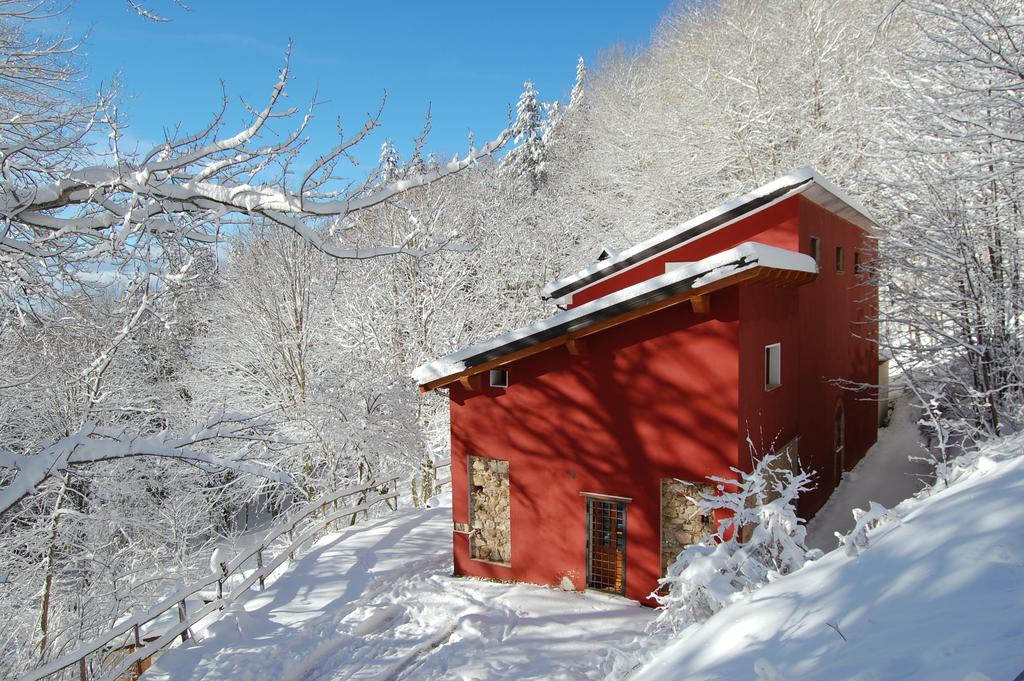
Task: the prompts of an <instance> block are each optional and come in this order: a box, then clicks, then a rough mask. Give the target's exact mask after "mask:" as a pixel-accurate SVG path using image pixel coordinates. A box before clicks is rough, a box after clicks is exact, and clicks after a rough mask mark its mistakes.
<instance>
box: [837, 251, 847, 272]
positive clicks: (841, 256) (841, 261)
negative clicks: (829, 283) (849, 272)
mask: <svg viewBox="0 0 1024 681" xmlns="http://www.w3.org/2000/svg"><path fill="white" fill-rule="evenodd" d="M845 258H846V254H845V253H843V247H842V246H836V272H839V273H842V272H845V271H846V260H845Z"/></svg>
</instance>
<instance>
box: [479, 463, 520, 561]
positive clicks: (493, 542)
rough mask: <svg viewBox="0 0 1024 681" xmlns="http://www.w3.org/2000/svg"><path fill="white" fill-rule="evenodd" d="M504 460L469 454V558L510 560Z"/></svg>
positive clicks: (510, 533) (509, 526)
mask: <svg viewBox="0 0 1024 681" xmlns="http://www.w3.org/2000/svg"><path fill="white" fill-rule="evenodd" d="M511 520H512V518H511V511H510V504H509V490H508V461H501V460H498V459H488V458H486V457H482V456H470V457H469V527H470V535H469V557H470V558H472V559H474V560H483V561H487V562H489V563H500V564H502V565H509V564H510V563H511V562H512V522H511Z"/></svg>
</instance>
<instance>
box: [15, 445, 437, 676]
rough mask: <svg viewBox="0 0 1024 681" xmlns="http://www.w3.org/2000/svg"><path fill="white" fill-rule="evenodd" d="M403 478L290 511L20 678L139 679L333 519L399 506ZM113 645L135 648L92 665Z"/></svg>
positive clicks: (263, 580)
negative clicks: (254, 538) (236, 578)
mask: <svg viewBox="0 0 1024 681" xmlns="http://www.w3.org/2000/svg"><path fill="white" fill-rule="evenodd" d="M449 466H450V464H438V465H435V467H434V471H433V475H434V479H435V482H434V485H435V486H436V488H438V489H440V488H441V487H443V486H444V485H447V484H449V483H450V482H451V478H450V477H449V478H445V479H440V480H439V479H437V473H438V471H439V470H441V469H443V468H446V467H449ZM398 482H399V478H387V479H384V480H375V481H373V482H368V483H365V484H362V485H357V486H353V487H348V488H345V489H342V490H338V491H336V492H331V493H330V494H326V495H324V496H323V497H321V498H319V499H316V500H314V501H311V502H309V503H307V504H304V505H303V506H301V507H300V508H299V509H298V510H297V511H295V512H293V513H290V514H288V515H287V516H286V519H285V520H284V521H283V522H281V523H278V524H277V525H274V526H273V527H272V528H271V529H270V530H269V531H268V532H267V535H266V537H264V539H263V541H261V542H260V544H259V545H258V546H256V547H255V548H253V549H251V550H249V551H248V552H246V553H241V554H239V555H237V556H235V557H234V558H232V559H231V560H229V561H227V562H223V563H221V564H220V570H219V571H218V572H215V573H212V574H209V575H207V576H206V577H203V578H201V579H199V580H198V581H195V582H193V583H192V584H190V585H188V586H185V587H183V588H181V589H180V590H178V591H177V592H176V593H174V594H172V595H171V596H169V597H167V598H165V599H164V600H162V601H160V602H159V603H157V604H156V605H154V606H153V607H151V608H150V609H148V610H147V611H146V612H144V613H142V614H141V615H137V616H135V617H132V618H129V619H127V620H125V621H124V622H121V623H119V624H118V625H116V626H115V627H113V628H111V629H110V630H109V631H107V632H106V633H104V634H102V635H100V636H98V637H96V638H94V639H93V640H91V641H89V642H87V643H85V644H84V645H82V646H81V647H79V648H78V649H76V650H73V651H71V652H69V653H66V654H64V655H61V656H60V657H58V658H55V659H53V660H50V661H49V662H47V663H46V664H44V665H42V666H40V667H37V668H36V669H34V670H32V671H31V672H29V673H28V674H26V675H25V676H23V677H21V679H19V681H39V680H40V679H45V678H47V677H49V676H53V675H54V674H58V673H60V672H62V671H64V670H67V669H74V668H77V670H78V677H79V681H118V680H120V679H135V678H138V677H139V676H140V675H141V674H142V671H143V670H144V669H145V668H146V667H147V666H148V661H149V660H150V659H151V658H152V657H153V655H155V654H156V653H158V652H160V651H161V650H163V649H164V648H167V647H168V646H170V645H171V644H173V643H174V642H175V641H177V640H179V639H180V640H181V642H185V641H187V640H188V639H189V638H190V637H191V636H192V632H191V627H192V625H194V624H196V623H197V622H199V621H201V620H203V619H204V618H206V617H208V616H210V615H212V614H213V613H216V612H217V611H219V610H222V609H224V608H225V607H226V606H228V605H230V604H231V603H233V602H234V601H235V600H237V599H238V598H239V597H240V596H242V595H243V594H245V593H246V592H247V591H248V590H249V589H251V588H252V587H253V586H256V585H258V586H259V588H260V590H262V589H264V588H266V580H267V578H268V577H270V575H271V574H273V572H274V571H275V570H276V569H278V568H279V567H281V566H282V565H283V564H285V563H286V562H287V561H290V560H292V559H293V558H294V556H295V553H296V551H298V549H299V548H301V547H302V546H303V545H305V544H307V543H309V542H310V541H313V540H314V539H316V538H318V537H320V536H321V535H322V534H323V533H324V532H326V531H327V530H328V529H329V527H330V526H331V524H332V523H335V522H337V521H339V520H342V519H345V518H349V519H351V520H352V522H355V519H356V517H357V516H358V515H359V514H360V513H363V514H368V512H369V510H370V509H371V508H373V507H374V506H376V505H378V504H382V503H383V504H387V507H388V508H389V509H391V510H392V511H394V510H397V509H398V498H399V494H400V493H399V491H398ZM356 495H361V496H362V498H361V499H360V500H359V503H358V504H357V505H355V506H344V505H342V506H340V507H339V504H344V503H345V501H346V500H347V499H348V498H349V497H353V496H356ZM285 535H287V541H288V545H287V546H286V547H285V548H284V549H283V550H281V552H280V553H277V554H276V555H273V556H272V557H271V559H270V561H269V562H264V558H265V557H266V556H267V555H271V546H272V544H273V543H274V542H275V541H277V540H278V539H280V538H281V537H283V536H285ZM250 561H255V569H254V570H253V571H252V572H251V573H249V574H248V576H246V577H245V578H244V579H243V580H242V581H241V583H239V584H238V585H237V586H236V587H234V588H233V589H232V591H231V593H230V594H227V595H225V593H224V585H225V583H226V582H227V580H228V578H229V577H231V575H234V574H236V573H241V572H242V568H243V567H244V566H245V565H246V564H247V563H249V564H250V565H251V563H250ZM242 574H244V573H242ZM208 589H215V591H216V597H215V598H213V600H210V601H209V602H208V603H206V604H205V605H204V606H203V607H202V608H200V609H199V610H198V611H197V612H189V611H188V608H187V607H186V599H188V598H190V597H192V596H196V595H198V594H200V593H202V592H204V591H207V590H208ZM173 609H177V612H178V623H177V624H175V625H172V626H170V627H168V628H166V629H165V630H163V631H161V632H160V635H159V637H157V638H155V639H152V640H148V641H144V640H143V638H142V629H143V627H145V626H146V625H147V624H148V623H150V622H152V621H153V620H155V619H157V618H159V617H160V616H162V615H163V614H164V613H166V612H168V611H169V610H173ZM111 644H115V647H116V648H120V649H122V650H124V649H127V650H129V651H130V652H129V653H128V655H126V656H125V657H123V658H121V659H119V660H117V661H116V662H114V663H113V664H111V665H109V666H107V665H103V664H100V665H98V666H101V667H105V668H103V669H96V670H93V669H92V668H91V666H90V664H89V659H90V657H101V658H102V657H103V655H104V654H107V653H109V652H110V650H111Z"/></svg>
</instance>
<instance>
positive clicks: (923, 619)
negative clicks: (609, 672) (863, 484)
mask: <svg viewBox="0 0 1024 681" xmlns="http://www.w3.org/2000/svg"><path fill="white" fill-rule="evenodd" d="M1022 450H1024V437H1020V436H1018V437H1016V438H1014V439H1007V440H1003V441H999V442H996V443H993V444H992V445H990V446H988V447H987V448H986V449H985V450H984V452H983V456H981V457H979V458H978V459H977V460H976V461H975V462H974V463H973V464H972V465H970V466H969V468H968V469H967V470H966V471H965V472H963V473H962V474H961V476H960V478H959V479H958V480H957V481H956V482H955V483H954V484H952V485H950V486H949V487H948V488H945V489H943V490H942V491H937V492H934V493H933V494H931V496H927V497H924V498H920V499H912V500H908V501H907V502H905V503H904V504H902V505H901V506H899V507H898V508H897V511H898V513H899V515H900V516H902V520H901V522H898V523H896V522H894V523H890V524H886V525H883V526H881V527H879V528H878V529H877V530H875V531H874V533H873V534H871V535H870V540H871V541H870V545H869V547H868V548H867V550H866V551H864V552H863V553H862V554H861V555H860V556H858V557H851V556H849V555H847V554H846V552H845V551H843V550H837V551H833V552H832V553H830V554H828V555H826V556H825V557H824V558H822V559H820V560H818V561H816V562H813V563H809V564H808V565H807V566H805V567H804V568H803V569H801V570H798V571H797V572H795V573H793V574H791V575H789V576H787V577H783V578H781V579H779V580H778V581H776V582H774V583H772V584H769V585H768V586H766V587H764V588H763V589H761V590H759V591H757V592H755V593H754V594H751V596H749V597H748V598H746V599H744V600H742V601H739V602H737V603H735V604H733V605H730V606H728V607H726V608H725V609H723V610H722V611H721V612H719V613H718V614H716V615H715V616H714V617H712V618H711V619H710V620H708V621H707V622H706V623H704V624H703V625H700V626H693V627H690V628H688V629H687V630H685V631H684V632H683V634H682V637H681V638H680V639H679V640H677V641H676V642H674V643H672V644H670V645H668V646H667V647H666V648H664V649H663V650H662V651H660V652H659V653H657V654H656V655H655V656H654V657H653V659H652V660H650V661H648V663H647V664H646V665H645V666H644V667H643V668H642V669H640V670H639V671H638V672H637V673H636V674H635V675H634V676H633V677H631V678H632V679H635V680H636V681H660V680H663V679H664V680H668V679H672V680H673V681H675V680H677V679H693V680H695V681H697V680H707V681H710V680H711V679H763V680H764V681H776V680H777V681H782V680H785V681H801V680H811V679H815V680H817V679H821V680H823V681H824V680H830V681H831V680H844V679H850V680H854V679H855V680H858V681H869V680H871V681H874V680H881V679H928V680H929V681H944V680H949V681H984V679H992V680H994V681H1004V680H1005V681H1009V680H1010V679H1014V678H1015V677H1016V676H1017V674H1018V673H1020V672H1021V671H1022V670H1024V531H1022V528H1024V503H1022V502H1024V457H1022Z"/></svg>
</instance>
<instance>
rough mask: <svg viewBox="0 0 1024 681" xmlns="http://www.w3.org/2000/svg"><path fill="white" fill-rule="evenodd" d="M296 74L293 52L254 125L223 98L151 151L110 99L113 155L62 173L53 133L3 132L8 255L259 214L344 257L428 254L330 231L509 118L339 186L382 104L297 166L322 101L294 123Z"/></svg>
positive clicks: (482, 151) (0, 209)
mask: <svg viewBox="0 0 1024 681" xmlns="http://www.w3.org/2000/svg"><path fill="white" fill-rule="evenodd" d="M288 80H289V66H288V60H287V59H286V61H285V65H284V67H283V68H282V69H281V71H280V74H279V76H278V79H277V82H276V83H275V85H274V87H273V88H272V90H271V93H270V97H269V99H268V101H267V102H266V104H265V105H264V106H263V107H262V108H259V109H256V108H253V107H247V108H248V109H249V111H250V114H251V120H250V122H249V124H248V125H247V126H246V127H245V128H244V129H242V130H240V131H238V132H236V133H234V134H232V135H228V136H221V135H220V133H219V131H220V129H221V127H222V125H223V117H224V112H225V109H224V108H222V109H221V111H220V112H219V113H217V114H216V115H215V116H214V118H213V120H212V121H211V122H210V124H209V125H208V126H207V127H206V129H205V130H203V131H202V132H200V133H198V134H195V135H192V136H184V137H169V138H168V139H167V140H166V141H165V142H164V143H163V144H161V145H159V146H157V147H156V148H154V149H153V150H151V151H150V152H149V153H145V154H138V153H125V152H124V150H122V149H120V146H119V140H120V138H121V128H120V123H119V121H118V118H117V111H116V109H115V108H113V107H110V106H107V107H106V109H105V111H104V112H103V113H101V114H100V122H101V123H102V124H103V125H105V126H107V127H109V128H110V130H111V133H110V139H111V149H110V153H109V158H110V159H112V161H111V162H110V163H108V164H106V165H94V166H89V167H75V166H74V165H73V164H69V166H68V168H67V169H65V170H61V171H57V172H55V171H54V170H53V169H52V168H48V167H38V166H35V165H34V158H35V157H36V156H38V154H39V152H40V149H39V148H37V147H39V146H42V145H46V144H47V143H48V141H47V140H46V139H31V140H27V141H26V140H23V139H16V140H14V142H12V143H11V144H5V143H0V164H2V170H3V173H4V177H5V180H6V181H5V182H4V183H3V185H2V186H0V257H7V258H12V257H26V256H27V257H30V258H33V259H40V260H42V261H44V262H48V261H50V260H51V259H58V258H60V259H66V258H69V257H74V255H75V254H86V253H95V252H96V249H98V248H100V247H101V246H102V245H103V243H104V242H105V240H108V241H109V242H110V243H113V244H121V245H124V244H126V243H128V244H130V243H131V239H128V238H127V236H128V235H135V237H136V238H137V235H138V234H158V235H161V236H163V235H168V236H173V237H178V238H182V239H185V240H191V241H197V242H212V241H215V240H216V239H217V237H218V234H219V229H220V227H221V226H222V225H224V224H232V223H233V222H239V221H249V220H251V219H252V218H256V219H263V220H269V221H270V222H273V223H276V224H278V225H281V226H283V227H285V228H287V229H290V230H292V231H293V232H295V233H296V234H298V235H299V236H301V237H302V238H304V239H306V240H308V241H309V242H310V243H312V244H313V245H314V246H315V247H316V248H318V249H319V250H321V251H323V252H324V253H326V254H328V255H331V256H334V257H337V258H369V257H376V256H381V255H388V254H395V253H409V254H413V255H422V254H423V253H424V252H423V250H422V249H420V250H416V249H413V248H412V247H410V246H409V244H408V242H406V243H400V244H394V245H385V246H380V247H372V248H345V247H341V246H339V245H338V244H337V243H336V242H334V241H333V240H331V239H330V238H329V237H330V235H332V234H335V233H336V232H337V231H338V230H339V229H342V228H344V227H345V226H346V225H345V224H343V223H344V221H345V219H346V217H348V216H349V215H351V214H352V213H354V212H357V211H360V210H365V209H367V208H370V207H372V206H376V205H378V204H381V203H384V202H386V201H388V200H390V199H392V198H394V197H396V196H399V195H401V194H403V193H405V192H408V191H410V190H412V189H415V188H417V187H422V186H424V185H427V184H430V183H432V182H436V181H438V180H441V179H443V178H445V177H448V176H450V175H453V174H455V173H459V172H461V171H463V170H465V169H467V168H469V167H470V166H472V165H473V163H475V162H476V161H478V160H479V159H481V158H483V157H486V156H489V155H491V154H493V153H494V152H496V151H497V150H498V149H500V148H501V147H503V146H504V145H505V144H506V143H507V142H508V141H509V140H510V138H511V137H512V133H511V130H510V129H506V130H503V131H502V132H501V133H499V134H498V135H497V137H495V139H493V140H491V141H490V142H488V143H487V144H485V145H484V146H483V147H481V148H473V147H471V148H470V149H469V150H468V151H467V152H466V154H465V155H464V156H462V157H461V158H460V157H456V158H453V159H452V160H451V161H450V162H448V163H442V164H438V165H437V166H435V167H432V168H421V169H419V170H420V172H414V173H409V174H407V175H405V176H403V177H402V178H401V179H398V180H396V181H394V182H390V183H387V184H384V185H378V184H374V179H375V178H376V176H377V173H371V174H370V178H368V179H367V180H366V181H364V182H361V183H352V182H349V183H348V184H347V185H344V186H339V185H341V184H343V183H342V182H341V181H340V180H339V179H338V178H337V177H336V176H335V175H334V172H333V171H334V168H335V165H336V163H337V162H338V161H339V160H340V159H343V158H350V157H349V156H348V152H349V151H350V150H351V149H352V147H354V146H355V145H357V144H359V143H360V142H362V141H363V140H364V139H365V138H366V136H367V135H368V134H369V133H370V132H371V131H372V130H374V129H375V128H376V127H377V126H378V125H379V119H380V113H381V111H380V110H378V111H377V112H376V113H372V114H368V115H367V118H366V120H365V122H364V124H363V125H362V127H361V128H360V129H359V130H358V131H357V132H356V133H355V134H354V135H351V136H349V137H346V136H345V134H344V131H343V130H342V129H341V126H340V125H339V141H338V143H337V144H336V145H335V146H334V147H333V148H331V149H330V150H329V151H327V152H325V153H324V154H322V155H321V156H319V157H318V158H317V159H316V161H315V162H314V163H313V164H312V166H311V168H310V169H309V170H308V172H305V173H304V174H302V175H300V176H299V177H297V178H295V173H294V171H293V170H292V169H291V166H292V165H293V164H295V163H296V159H297V158H298V156H299V154H300V152H302V151H303V149H304V148H305V145H306V144H307V142H308V137H306V129H307V126H308V123H309V121H310V119H311V118H312V115H313V110H314V108H315V107H316V106H317V103H316V102H315V101H314V103H313V104H312V105H311V107H310V108H309V110H308V111H307V112H306V113H305V115H303V116H302V117H301V118H300V119H298V120H297V122H296V116H297V115H298V110H297V109H295V108H285V107H283V106H282V104H281V102H282V101H283V99H284V98H285V96H286V95H285V88H286V85H287V83H288ZM281 121H284V122H289V123H292V122H294V125H293V129H292V130H291V132H289V133H288V134H284V135H280V136H279V132H278V131H276V130H274V129H273V124H275V123H277V122H281ZM58 123H59V121H58ZM271 138H272V139H271ZM268 139H269V140H270V141H269V142H268V141H267V140H268ZM293 178H294V179H293ZM312 222H315V223H316V224H315V225H313V224H311V223H312ZM321 226H326V227H329V229H328V230H321V229H320V227H321Z"/></svg>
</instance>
